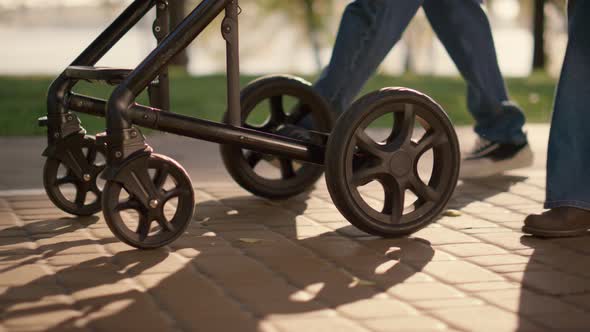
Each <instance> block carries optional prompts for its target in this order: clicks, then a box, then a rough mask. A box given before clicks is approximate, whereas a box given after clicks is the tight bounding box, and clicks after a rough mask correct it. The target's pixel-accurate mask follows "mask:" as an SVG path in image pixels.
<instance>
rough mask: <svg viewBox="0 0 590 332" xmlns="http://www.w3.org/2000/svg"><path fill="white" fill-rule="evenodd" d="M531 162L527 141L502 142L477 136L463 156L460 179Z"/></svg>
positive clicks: (481, 176)
mask: <svg viewBox="0 0 590 332" xmlns="http://www.w3.org/2000/svg"><path fill="white" fill-rule="evenodd" d="M532 164H533V151H531V148H530V146H529V144H528V142H527V143H524V144H520V145H518V144H504V143H495V142H491V141H488V140H486V139H484V138H481V137H480V138H478V140H477V142H476V144H475V147H474V148H473V151H472V152H470V153H469V154H467V155H466V156H464V157H463V160H462V162H461V170H460V172H459V177H460V178H461V179H475V178H484V177H488V176H492V175H496V174H501V173H503V172H505V171H509V170H513V169H519V168H525V167H529V166H531V165H532Z"/></svg>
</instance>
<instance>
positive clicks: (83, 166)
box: [43, 134, 106, 216]
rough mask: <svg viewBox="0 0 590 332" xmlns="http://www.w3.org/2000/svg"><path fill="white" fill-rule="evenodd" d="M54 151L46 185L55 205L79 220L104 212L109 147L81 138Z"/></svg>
mask: <svg viewBox="0 0 590 332" xmlns="http://www.w3.org/2000/svg"><path fill="white" fill-rule="evenodd" d="M48 150H49V149H48ZM50 150H52V151H53V153H51V154H50V155H48V158H47V160H46V161H45V166H44V167H43V185H44V187H45V192H46V193H47V196H48V197H49V199H50V200H51V201H52V202H53V204H55V205H56V206H57V207H58V208H60V209H61V210H63V211H65V212H67V213H70V214H73V215H76V216H90V215H93V214H95V213H97V212H100V210H101V203H100V202H101V196H102V190H101V181H100V178H99V177H100V174H101V173H102V171H103V170H104V169H105V167H106V164H105V161H106V158H105V155H106V153H105V146H104V145H102V144H98V143H97V142H96V140H95V139H94V137H91V136H85V135H83V134H78V135H74V136H71V137H68V138H66V139H65V140H64V141H63V142H61V143H58V145H57V146H56V147H55V148H54V149H50Z"/></svg>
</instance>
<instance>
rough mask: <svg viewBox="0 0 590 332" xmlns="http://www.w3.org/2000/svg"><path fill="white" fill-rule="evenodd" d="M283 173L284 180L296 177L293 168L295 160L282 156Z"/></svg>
mask: <svg viewBox="0 0 590 332" xmlns="http://www.w3.org/2000/svg"><path fill="white" fill-rule="evenodd" d="M281 175H282V176H283V179H284V180H287V179H291V178H294V177H295V169H294V168H293V161H292V160H289V159H283V158H281Z"/></svg>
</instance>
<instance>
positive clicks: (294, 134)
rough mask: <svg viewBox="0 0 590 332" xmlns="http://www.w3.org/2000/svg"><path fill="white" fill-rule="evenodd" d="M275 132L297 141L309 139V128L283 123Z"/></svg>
mask: <svg viewBox="0 0 590 332" xmlns="http://www.w3.org/2000/svg"><path fill="white" fill-rule="evenodd" d="M276 134H277V135H280V136H285V137H289V138H293V139H296V140H299V141H310V140H311V135H310V132H309V130H307V129H305V128H302V127H298V126H294V125H284V126H282V127H281V128H279V130H277V132H276Z"/></svg>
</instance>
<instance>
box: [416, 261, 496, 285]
mask: <svg viewBox="0 0 590 332" xmlns="http://www.w3.org/2000/svg"><path fill="white" fill-rule="evenodd" d="M424 272H426V273H428V274H431V275H433V276H435V277H437V278H439V279H441V280H442V281H444V282H448V283H451V284H461V283H467V282H482V281H496V280H503V278H502V277H500V276H499V275H497V274H495V273H492V272H490V271H489V270H486V269H483V268H481V267H479V266H477V265H474V264H471V263H468V262H464V261H443V262H431V263H429V264H428V265H426V266H425V267H424Z"/></svg>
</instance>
